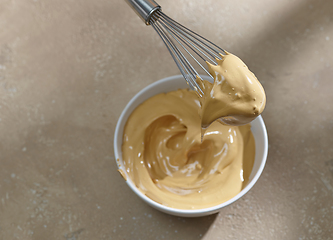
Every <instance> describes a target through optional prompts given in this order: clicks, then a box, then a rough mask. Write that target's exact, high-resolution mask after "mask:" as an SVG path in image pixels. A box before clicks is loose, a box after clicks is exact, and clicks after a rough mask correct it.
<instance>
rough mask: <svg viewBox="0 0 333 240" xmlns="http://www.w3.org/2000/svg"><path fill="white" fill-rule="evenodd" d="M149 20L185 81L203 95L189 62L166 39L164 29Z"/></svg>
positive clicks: (171, 42) (170, 41) (173, 44)
mask: <svg viewBox="0 0 333 240" xmlns="http://www.w3.org/2000/svg"><path fill="white" fill-rule="evenodd" d="M153 18H154V17H152V19H153ZM152 19H151V25H152V26H153V28H154V29H155V31H156V32H157V33H158V35H159V36H160V38H161V39H162V41H163V42H164V44H165V45H166V47H167V49H168V51H169V52H170V55H171V56H172V58H173V60H174V61H175V63H176V64H177V66H178V68H179V70H180V71H181V73H182V75H183V76H184V78H185V79H186V81H187V82H188V83H189V85H190V86H191V88H192V89H195V90H196V91H198V93H199V94H200V95H202V94H203V92H202V90H201V89H200V87H199V85H198V83H197V82H196V76H197V75H198V74H197V72H196V71H195V69H194V68H193V67H192V65H191V64H190V63H189V61H188V60H187V59H186V57H185V56H184V54H183V53H182V52H181V51H180V50H179V49H178V47H177V46H176V45H175V43H174V42H173V41H172V40H171V39H170V38H169V37H168V35H167V33H166V32H165V31H164V29H163V28H162V27H161V26H160V25H158V24H156V19H155V18H154V19H153V20H152Z"/></svg>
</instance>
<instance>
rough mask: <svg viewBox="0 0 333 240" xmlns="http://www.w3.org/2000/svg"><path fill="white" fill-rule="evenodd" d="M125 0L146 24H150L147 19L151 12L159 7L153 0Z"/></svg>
mask: <svg viewBox="0 0 333 240" xmlns="http://www.w3.org/2000/svg"><path fill="white" fill-rule="evenodd" d="M126 2H127V3H128V4H129V5H130V6H131V7H132V8H133V9H134V10H135V12H136V13H137V14H138V15H139V17H140V18H141V19H142V20H143V21H144V22H145V23H146V25H150V23H149V21H150V18H151V16H152V15H153V13H154V12H155V11H157V10H159V9H161V6H160V5H158V4H157V3H156V2H155V1H154V0H126Z"/></svg>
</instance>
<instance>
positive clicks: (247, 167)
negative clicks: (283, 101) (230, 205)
mask: <svg viewBox="0 0 333 240" xmlns="http://www.w3.org/2000/svg"><path fill="white" fill-rule="evenodd" d="M209 68H210V72H211V74H212V75H213V76H214V83H213V84H212V83H209V82H200V84H201V87H202V89H203V90H204V97H203V98H201V99H200V101H198V100H199V99H198V95H197V93H195V92H194V91H190V90H187V89H183V90H178V91H174V92H169V93H166V94H159V95H156V96H154V97H152V98H150V99H148V100H147V101H145V102H144V103H143V104H141V105H140V106H139V107H138V108H137V109H135V110H134V111H133V113H132V115H131V116H130V117H129V119H128V121H127V124H126V126H125V129H124V140H123V146H122V150H123V162H124V166H125V169H126V172H127V174H128V176H129V177H130V178H131V179H132V180H133V182H134V183H135V185H136V186H137V187H138V189H140V191H142V192H143V193H145V194H146V195H147V196H148V197H150V198H151V199H153V200H154V201H156V202H159V203H161V204H164V205H166V206H170V207H174V208H181V209H200V208H206V207H211V206H214V205H217V204H220V203H223V202H225V201H227V200H229V199H231V198H232V197H234V196H236V195H237V194H238V193H239V192H240V191H241V190H242V188H243V187H244V186H246V183H247V181H248V178H249V175H250V173H251V170H252V166H253V162H254V156H255V142H254V138H253V135H252V132H251V129H250V125H244V126H228V125H225V124H222V123H221V122H219V121H214V120H215V119H217V118H221V117H225V116H228V117H230V116H232V117H237V118H239V119H243V120H244V121H245V122H248V120H249V119H250V120H252V119H254V117H256V116H258V115H259V113H261V112H262V110H263V108H264V106H265V93H264V90H263V88H262V87H261V85H260V83H259V82H258V80H257V79H256V78H255V77H254V75H253V74H252V73H251V72H250V71H249V70H248V68H247V67H246V66H245V64H244V63H243V62H242V61H241V60H240V59H239V58H237V57H236V56H234V55H232V54H227V55H225V56H223V59H222V60H221V61H218V65H217V66H209ZM259 103H260V104H259ZM254 105H256V106H254ZM255 107H256V109H254V108H255ZM138 123H140V126H138ZM202 125H204V126H208V125H209V126H208V128H207V129H206V131H205V134H204V138H203V141H202V142H201V126H202Z"/></svg>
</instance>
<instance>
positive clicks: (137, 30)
mask: <svg viewBox="0 0 333 240" xmlns="http://www.w3.org/2000/svg"><path fill="white" fill-rule="evenodd" d="M159 3H160V4H161V5H162V7H163V11H164V12H165V13H166V14H168V15H169V16H171V17H172V18H174V19H175V20H177V21H179V22H181V23H183V24H184V25H186V26H188V27H189V28H191V29H193V30H195V31H197V32H198V33H200V34H201V35H203V36H205V37H207V38H208V39H210V40H212V41H213V42H215V43H217V44H218V45H220V46H221V47H223V48H225V49H226V50H228V51H230V52H232V53H234V54H236V55H238V56H239V57H240V58H242V59H243V60H244V61H245V62H246V63H247V64H248V66H249V67H250V69H251V70H252V71H253V72H255V74H256V75H257V77H258V78H259V80H261V82H262V84H263V86H264V87H265V90H266V93H267V107H266V110H265V111H264V113H263V118H264V120H265V123H266V126H267V130H268V135H269V155H268V159H267V165H266V167H265V170H264V172H263V174H262V176H261V178H260V179H259V181H258V182H257V184H256V185H255V187H254V188H253V189H252V190H251V191H250V192H249V193H248V194H246V195H245V196H244V197H243V198H242V199H240V200H239V201H237V202H236V203H234V204H233V205H231V206H228V207H226V208H224V209H223V210H222V211H221V212H220V213H219V214H215V215H213V216H208V217H203V218H193V219H186V218H178V217H173V216H169V215H166V214H163V213H160V212H158V211H157V210H154V209H152V208H150V207H149V206H147V205H146V204H145V203H144V202H142V201H141V200H140V199H139V198H138V197H136V196H135V194H134V193H133V192H132V191H131V190H130V189H129V188H128V187H127V185H126V183H125V182H124V181H123V179H122V178H121V176H120V175H119V174H118V173H117V165H116V162H115V159H114V154H113V134H114V128H115V125H116V122H117V119H118V117H119V115H120V113H121V111H122V109H123V108H124V107H125V105H126V103H127V102H128V101H129V100H130V99H131V97H133V96H134V94H135V93H137V92H138V91H139V90H140V89H142V88H143V87H145V86H147V85H148V84H150V83H152V82H154V81H156V80H158V79H161V78H163V77H167V76H170V75H175V74H179V73H178V69H177V68H176V66H175V64H174V63H173V62H172V59H171V57H170V56H169V54H168V52H167V50H166V48H165V47H164V46H163V43H162V42H161V40H160V39H159V37H158V36H157V34H156V33H155V32H154V31H153V29H152V28H151V27H146V26H145V25H144V24H143V23H142V22H141V21H140V19H139V18H138V17H137V16H136V15H135V14H134V12H133V11H132V10H131V9H130V8H129V7H128V6H127V4H126V3H125V1H115V0H108V1H106V0H96V1H73V0H70V1H64V0H58V1H45V0H33V1H14V0H0V29H1V31H0V132H1V135H0V153H1V154H0V166H1V167H0V239H1V240H2V239H3V240H7V239H24V240H27V239H38V240H40V239H50V240H51V239H66V240H74V239H76V240H83V239H204V240H216V239H332V238H333V237H332V236H333V148H332V145H333V137H332V136H333V106H332V103H333V94H332V91H333V81H332V78H333V67H332V66H333V17H332V16H333V15H332V9H333V2H332V1H325V0H319V1H315V0H294V1H289V0H281V1H264V0H253V1H246V0H240V1H231V0H226V1H213V0H207V1H198V0H195V1H194V0H192V1H191V0H184V1H176V0H169V1H166V0H160V1H159Z"/></svg>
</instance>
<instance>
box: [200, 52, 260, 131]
mask: <svg viewBox="0 0 333 240" xmlns="http://www.w3.org/2000/svg"><path fill="white" fill-rule="evenodd" d="M221 57H222V60H217V65H211V64H209V63H207V64H208V69H209V72H210V74H211V75H212V76H213V78H214V83H213V84H212V83H210V82H208V81H201V80H200V81H198V83H199V85H200V86H201V88H202V89H203V92H204V94H203V97H202V98H201V100H200V101H201V103H202V108H201V120H202V126H203V127H207V126H208V125H209V124H211V123H212V122H213V121H215V120H216V119H221V120H222V121H223V122H224V123H226V124H229V125H243V124H247V123H249V122H251V121H252V120H254V119H255V118H256V117H258V116H259V115H260V114H261V113H262V111H263V110H264V108H265V105H266V95H265V91H264V88H263V87H262V86H261V84H260V82H259V81H258V79H257V78H256V76H255V75H254V74H253V73H252V72H251V71H250V70H249V69H248V67H247V66H246V65H245V63H244V62H243V61H242V60H241V59H240V58H238V57H237V56H235V55H233V54H231V53H228V52H226V55H222V54H221Z"/></svg>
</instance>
